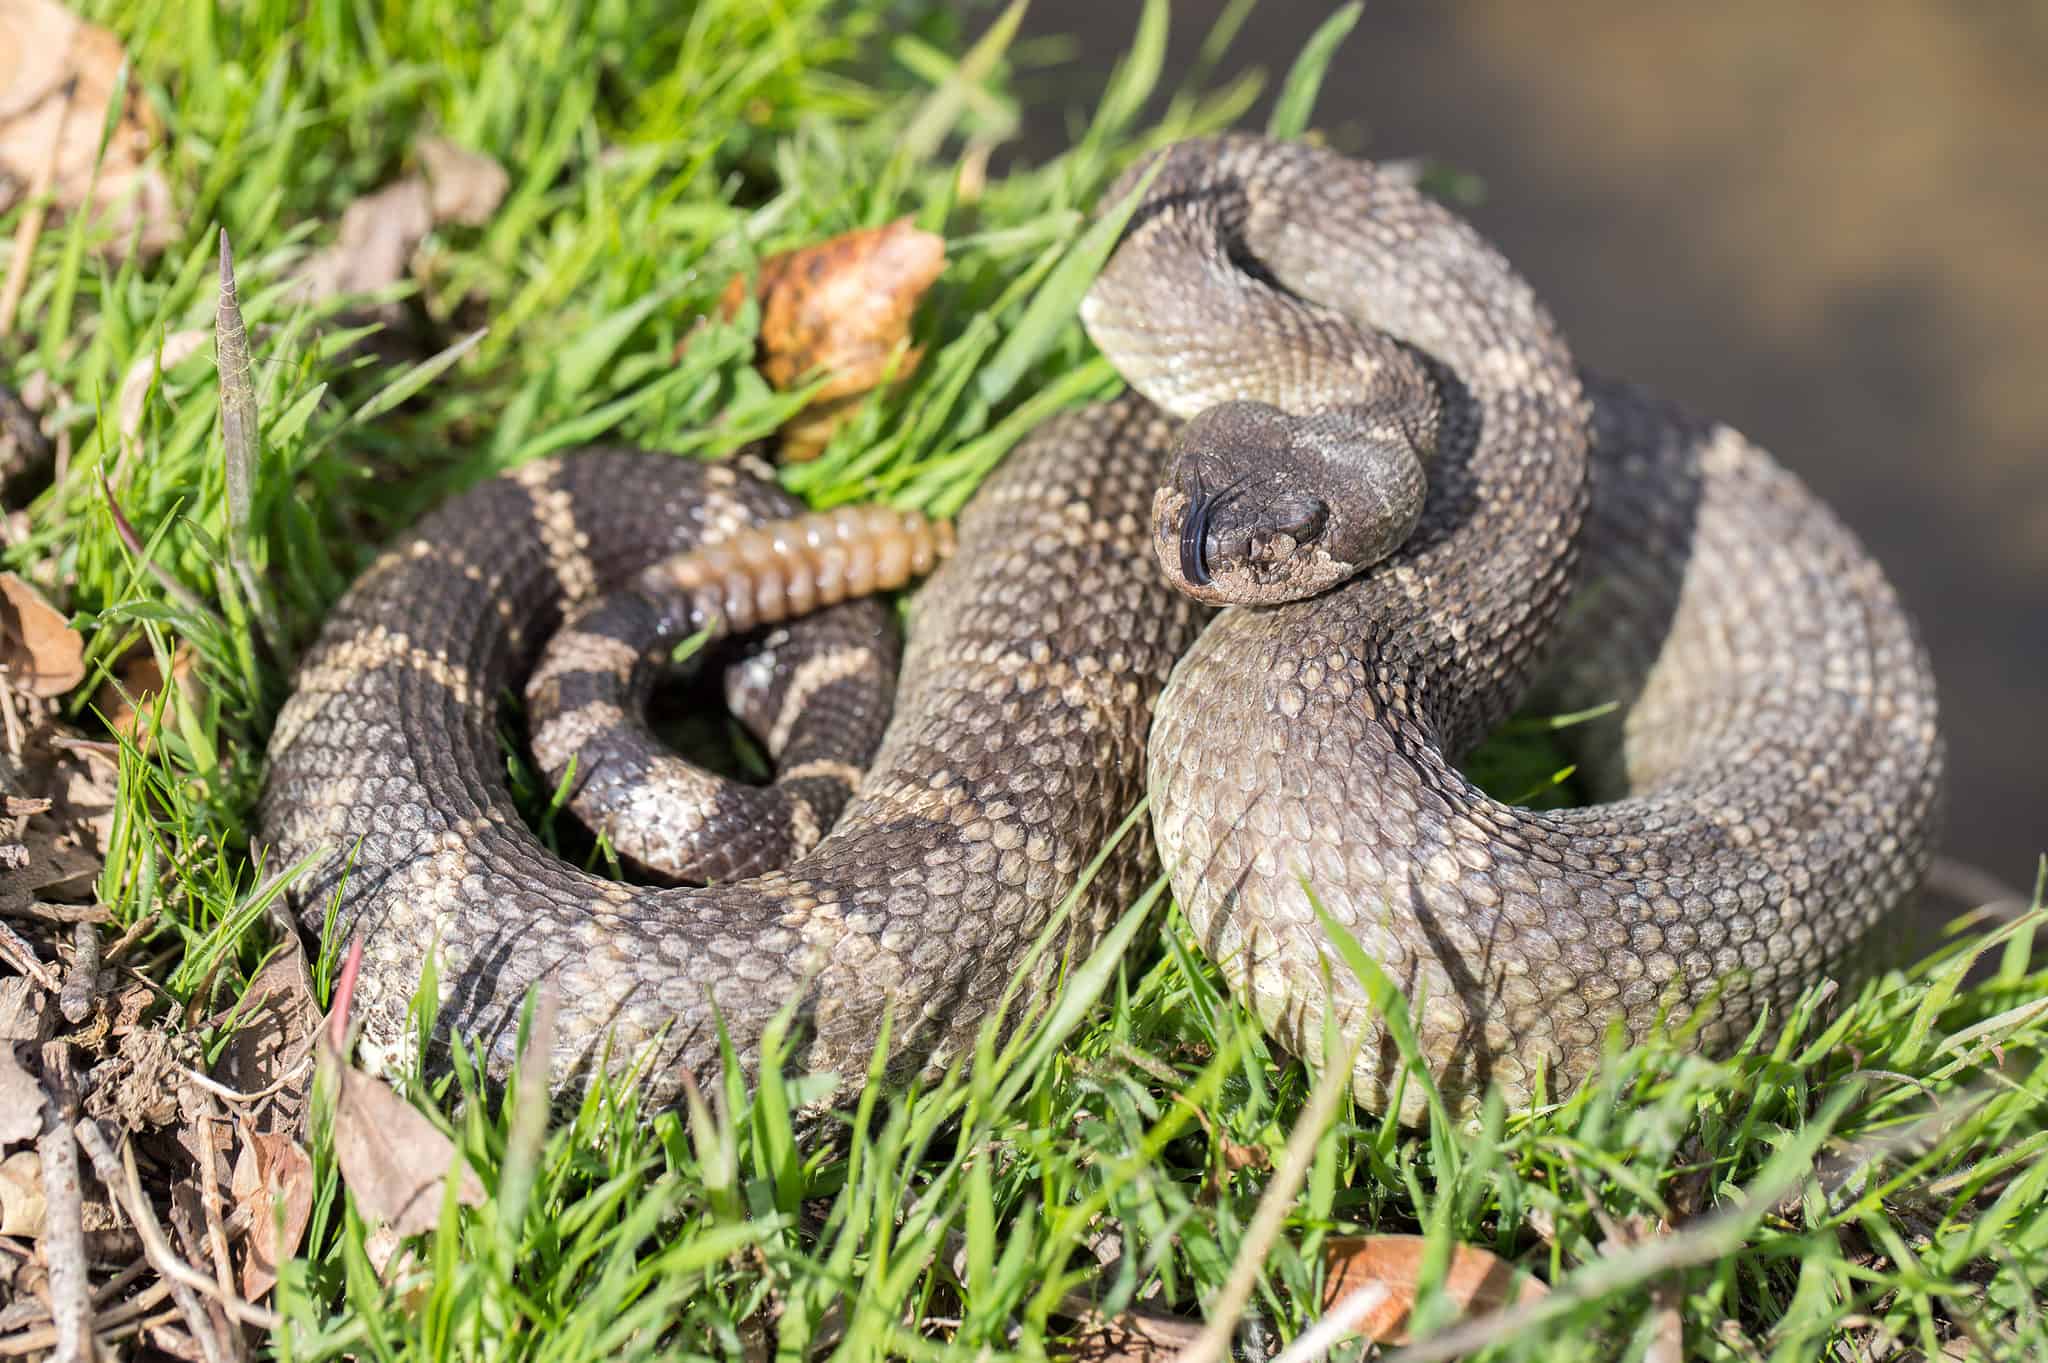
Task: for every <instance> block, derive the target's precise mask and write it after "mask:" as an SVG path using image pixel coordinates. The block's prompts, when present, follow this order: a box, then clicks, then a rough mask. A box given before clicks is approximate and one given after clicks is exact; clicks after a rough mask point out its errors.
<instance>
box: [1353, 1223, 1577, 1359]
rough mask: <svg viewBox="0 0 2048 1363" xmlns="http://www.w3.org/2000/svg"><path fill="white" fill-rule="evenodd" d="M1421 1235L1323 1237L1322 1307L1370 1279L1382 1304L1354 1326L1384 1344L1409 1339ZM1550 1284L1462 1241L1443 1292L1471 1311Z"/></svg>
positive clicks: (1518, 1299)
mask: <svg viewBox="0 0 2048 1363" xmlns="http://www.w3.org/2000/svg"><path fill="white" fill-rule="evenodd" d="M1423 1245H1424V1240H1423V1237H1421V1236H1419V1235H1338V1236H1332V1237H1331V1238H1330V1239H1329V1240H1327V1241H1325V1242H1324V1247H1323V1262H1324V1264H1325V1265H1326V1266H1327V1267H1328V1270H1329V1272H1328V1274H1327V1276H1326V1278H1325V1281H1324V1284H1323V1309H1324V1310H1326V1311H1327V1310H1330V1309H1331V1308H1333V1307H1335V1306H1336V1305H1337V1303H1338V1302H1340V1301H1342V1300H1343V1299H1344V1298H1345V1297H1347V1296H1349V1295H1350V1294H1351V1293H1353V1292H1356V1291H1358V1290H1359V1289H1360V1288H1362V1287H1366V1286H1368V1285H1370V1284H1375V1283H1377V1284H1379V1285H1380V1286H1382V1287H1384V1288H1385V1289H1386V1296H1385V1297H1384V1298H1382V1299H1381V1300H1380V1302H1379V1304H1378V1305H1377V1306H1375V1307H1373V1308H1372V1309H1370V1310H1368V1311H1366V1312H1365V1313H1364V1314H1363V1315H1361V1316H1360V1317H1359V1318H1358V1319H1357V1320H1356V1321H1355V1322H1353V1324H1352V1328H1353V1329H1354V1330H1356V1331H1357V1332H1358V1333H1359V1334H1361V1335H1363V1336H1365V1337H1366V1338H1367V1339H1370V1340H1373V1341H1375V1342H1377V1343H1380V1344H1396V1345H1399V1344H1406V1343H1407V1342H1408V1313H1409V1312H1410V1311H1411V1310H1413V1309H1414V1307H1415V1288H1416V1278H1417V1275H1418V1274H1419V1273H1420V1272H1421V1269H1422V1258H1423ZM1549 1291H1550V1288H1549V1287H1548V1286H1546V1285H1545V1284H1544V1283H1542V1282H1540V1281H1539V1280H1537V1279H1535V1278H1532V1277H1530V1276H1528V1275H1527V1274H1526V1273H1524V1272H1522V1271H1521V1270H1520V1269H1517V1268H1516V1267H1515V1266H1514V1265H1513V1264H1511V1263H1509V1262H1508V1261H1507V1260H1505V1259H1503V1258H1501V1257H1500V1256H1499V1255H1497V1254H1494V1253H1493V1252H1492V1251H1490V1250H1484V1249H1480V1248H1478V1247H1476V1246H1473V1245H1458V1246H1456V1247H1454V1248H1453V1249H1452V1250H1451V1262H1450V1266H1449V1267H1448V1268H1447V1269H1446V1270H1445V1272H1444V1281H1443V1292H1444V1294H1445V1295H1446V1296H1448V1297H1450V1299H1451V1300H1452V1301H1454V1302H1456V1303H1457V1304H1458V1307H1459V1309H1460V1310H1461V1311H1463V1312H1464V1314H1466V1315H1468V1316H1477V1315H1484V1314H1485V1313H1486V1312H1489V1311H1496V1310H1499V1309H1500V1308H1501V1307H1503V1306H1510V1305H1517V1304H1520V1303H1523V1302H1529V1301H1534V1300H1536V1299H1537V1298H1539V1297H1542V1296H1544V1295H1546V1294H1547V1293H1548V1292H1549Z"/></svg>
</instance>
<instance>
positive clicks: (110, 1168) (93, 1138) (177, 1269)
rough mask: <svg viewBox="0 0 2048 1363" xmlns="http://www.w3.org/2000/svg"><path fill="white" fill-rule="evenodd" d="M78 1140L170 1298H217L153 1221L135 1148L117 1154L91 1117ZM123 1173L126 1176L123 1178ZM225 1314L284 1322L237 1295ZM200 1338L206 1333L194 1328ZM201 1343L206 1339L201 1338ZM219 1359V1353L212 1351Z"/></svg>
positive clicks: (263, 1325) (267, 1326) (257, 1322)
mask: <svg viewBox="0 0 2048 1363" xmlns="http://www.w3.org/2000/svg"><path fill="white" fill-rule="evenodd" d="M77 1130H78V1143H79V1144H80V1145H83V1146H84V1147H85V1153H86V1154H88V1155H90V1156H92V1167H93V1168H94V1169H95V1170H97V1171H99V1176H100V1181H101V1182H102V1183H105V1184H106V1185H107V1189H108V1191H109V1192H111V1193H113V1195H114V1198H115V1200H116V1201H118V1202H119V1203H120V1204H121V1210H123V1211H125V1212H127V1213H128V1216H129V1219H130V1220H132V1221H133V1222H134V1223H135V1229H136V1231H137V1232H138V1233H139V1234H140V1235H141V1236H142V1247H143V1252H144V1253H145V1254H147V1255H148V1256H149V1261H150V1263H152V1264H154V1265H156V1271H157V1272H159V1273H161V1274H163V1275H164V1277H165V1278H166V1279H167V1280H169V1281H170V1282H171V1284H172V1287H171V1296H172V1298H173V1299H174V1300H175V1299H177V1298H178V1297H179V1296H180V1295H181V1291H182V1295H183V1296H185V1297H187V1298H188V1299H190V1298H191V1294H192V1293H193V1292H201V1293H204V1294H205V1295H207V1296H208V1297H215V1296H217V1294H218V1293H219V1292H220V1288H219V1287H218V1286H216V1285H215V1284H214V1282H213V1280H212V1279H210V1278H208V1277H207V1276H206V1275H205V1274H203V1273H201V1272H200V1271H199V1270H198V1269H196V1268H194V1267H192V1265H190V1264H188V1263H186V1262H185V1261H184V1260H183V1259H180V1258H179V1257H178V1255H177V1253H176V1251H174V1250H173V1249H172V1248H171V1244H170V1241H169V1240H167V1239H166V1238H165V1237H164V1230H163V1225H162V1223H161V1222H159V1221H158V1220H157V1219H156V1208H155V1207H154V1206H152V1205H151V1204H150V1201H149V1199H148V1198H146V1197H144V1196H143V1195H142V1179H141V1177H140V1176H139V1175H138V1174H137V1173H136V1172H135V1151H134V1149H133V1148H132V1147H130V1146H128V1145H126V1144H124V1145H123V1146H122V1147H121V1155H120V1158H118V1159H117V1158H115V1155H114V1150H113V1147H112V1146H110V1145H108V1144H107V1138H106V1137H105V1136H103V1135H102V1134H100V1129H99V1126H98V1125H97V1124H96V1123H94V1122H93V1121H92V1120H91V1119H90V1118H88V1119H86V1120H85V1121H81V1122H80V1123H79V1124H78V1128H77ZM124 1171H125V1178H124V1176H123V1175H124ZM192 1307H193V1312H196V1313H197V1314H198V1318H199V1319H200V1320H201V1321H202V1322H203V1321H204V1320H205V1318H206V1317H205V1313H204V1312H203V1311H199V1310H198V1302H197V1300H196V1299H193V1300H192ZM221 1307H222V1309H224V1310H225V1311H226V1312H227V1313H228V1315H229V1316H231V1317H233V1318H234V1319H235V1320H237V1321H240V1322H241V1323H242V1324H244V1325H254V1326H255V1327H257V1328H258V1329H260V1330H278V1329H281V1328H283V1326H284V1318H283V1317H282V1316H280V1315H278V1314H277V1313H276V1312H274V1311H266V1310H264V1309H263V1308H262V1307H260V1306H252V1305H250V1304H249V1303H248V1302H245V1301H243V1300H242V1299H241V1298H240V1297H239V1296H231V1297H229V1298H228V1299H227V1300H225V1301H222V1302H221ZM185 1319H186V1323H187V1324H188V1325H189V1324H191V1323H192V1319H193V1314H192V1313H190V1312H188V1313H187V1315H186V1318H185ZM195 1333H198V1334H201V1335H202V1336H203V1335H204V1334H205V1333H206V1332H204V1331H195ZM201 1342H202V1343H204V1342H205V1341H204V1339H203V1338H202V1341H201ZM216 1357H217V1355H216Z"/></svg>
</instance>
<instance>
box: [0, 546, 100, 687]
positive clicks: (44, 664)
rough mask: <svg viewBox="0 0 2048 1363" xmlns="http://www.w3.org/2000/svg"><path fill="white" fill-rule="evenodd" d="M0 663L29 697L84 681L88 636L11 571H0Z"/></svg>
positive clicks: (15, 684) (9, 678)
mask: <svg viewBox="0 0 2048 1363" xmlns="http://www.w3.org/2000/svg"><path fill="white" fill-rule="evenodd" d="M0 668H5V669H6V676H7V681H8V683H9V684H10V685H12V686H13V687H14V688H15V689H16V690H18V691H24V692H26V693H27V694H29V695H31V696H40V697H51V696H61V695H63V694H64V693H65V692H66V691H69V690H70V689H71V688H72V687H74V686H76V685H78V684H79V683H80V682H82V681H84V680H85V638H84V636H83V635H81V634H79V632H78V631H77V630H75V629H73V628H71V623H70V621H69V620H68V619H67V618H66V617H65V615H64V612H62V611H60V610H58V609H57V608H56V607H55V606H53V605H51V604H50V603H49V602H48V601H47V600H45V599H44V598H43V594H42V593H41V592H39V591H37V590H36V589H35V588H34V587H31V586H30V585H29V584H28V583H26V582H24V581H22V580H21V579H20V578H19V577H16V576H15V575H14V574H13V573H0Z"/></svg>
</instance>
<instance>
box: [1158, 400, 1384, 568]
mask: <svg viewBox="0 0 2048 1363" xmlns="http://www.w3.org/2000/svg"><path fill="white" fill-rule="evenodd" d="M1423 491H1424V488H1423V483H1422V474H1421V466H1420V463H1419V462H1418V460H1417V457H1416V453H1415V451H1414V449H1413V448H1412V446H1411V445H1410V444H1409V443H1408V442H1407V440H1406V438H1405V437H1404V436H1402V435H1401V434H1400V433H1399V432H1398V431H1388V432H1377V431H1375V430H1374V429H1373V428H1372V427H1370V426H1369V425H1361V423H1359V421H1358V420H1357V418H1356V414H1347V415H1346V416H1345V417H1344V418H1343V419H1342V420H1341V421H1331V420H1328V419H1325V417H1324V415H1323V414H1319V413H1318V414H1311V415H1309V416H1305V417H1297V416H1292V415H1289V414H1288V413H1286V412H1283V411H1281V410H1280V409H1279V408H1277V407H1272V406H1269V405H1267V404H1265V403H1259V402H1223V403H1218V404H1217V405H1215V406H1213V407H1210V408H1208V409H1207V410H1205V411H1203V412H1202V413H1200V414H1199V415H1197V416H1196V417H1195V418H1194V419H1193V420H1191V421H1190V422H1188V424H1187V425H1186V426H1185V427H1183V428H1182V430H1181V433H1180V435H1179V437H1178V438H1177V441H1176V444H1175V454H1174V460H1173V463H1172V466H1171V468H1170V469H1169V470H1168V474H1167V478H1166V481H1165V483H1164V484H1163V485H1162V486H1161V487H1160V489H1159V491H1158V493H1157V494H1156V495H1155V496H1154V498H1153V503H1152V547H1153V551H1154V553H1155V554H1156V555H1157V556H1158V559H1159V565H1160V567H1161V568H1162V569H1163V570H1164V571H1165V573H1166V576H1167V580H1168V581H1170V582H1172V583H1173V585H1174V586H1176V587H1178V588H1179V589H1180V590H1181V591H1182V592H1185V593H1186V594H1187V595H1189V596H1191V597H1194V598H1195V599H1196V600H1198V601H1206V602H1209V603H1211V604H1213V605H1271V604H1274V603H1277V602H1282V601H1298V600H1301V599H1302V598H1304V597H1309V596H1314V595H1316V594H1318V593H1320V592H1324V591H1327V590H1329V589H1330V588H1331V587H1333V586H1335V585H1337V584H1338V583H1340V582H1343V581H1344V580H1346V579H1347V578H1350V577H1351V576H1353V575H1354V574H1356V573H1358V572H1359V571H1360V570H1362V569H1363V568H1365V567H1367V566H1368V565H1370V564H1372V563H1374V562H1377V561H1378V560H1379V559H1381V558H1383V557H1385V556H1386V555H1387V554H1388V553H1390V552H1392V550H1393V549H1394V548H1396V547H1397V546H1398V545H1399V544H1400V543H1401V541H1402V540H1404V539H1406V538H1407V536H1408V532H1409V531H1410V530H1411V529H1413V528H1414V524H1415V519H1416V517H1417V516H1418V515H1419V514H1420V511H1421V505H1422V494H1423Z"/></svg>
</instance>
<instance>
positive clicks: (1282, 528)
mask: <svg viewBox="0 0 2048 1363" xmlns="http://www.w3.org/2000/svg"><path fill="white" fill-rule="evenodd" d="M1329 523H1330V508H1329V506H1328V505H1327V504H1326V503H1325V502H1324V501H1323V499H1322V498H1320V497H1311V496H1302V497H1299V498H1295V499H1291V500H1289V501H1287V502H1283V503H1281V504H1280V505H1278V506H1275V507H1274V508H1273V530H1274V532H1275V533H1277V534H1281V535H1285V536H1287V537H1288V538H1289V539H1291V540H1293V541H1294V542H1295V543H1296V544H1298V545H1299V544H1308V543H1310V542H1311V541H1313V540H1314V539H1316V538H1317V537H1318V536H1319V535H1321V534H1322V533H1323V530H1324V528H1325V527H1326V526H1328V525H1329Z"/></svg>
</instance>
